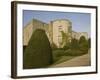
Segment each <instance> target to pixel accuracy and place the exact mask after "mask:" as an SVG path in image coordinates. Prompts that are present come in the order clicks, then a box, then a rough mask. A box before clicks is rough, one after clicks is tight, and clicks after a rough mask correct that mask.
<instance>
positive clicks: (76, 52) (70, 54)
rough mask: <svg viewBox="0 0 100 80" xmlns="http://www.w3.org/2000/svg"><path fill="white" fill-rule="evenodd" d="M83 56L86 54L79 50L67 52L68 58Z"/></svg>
mask: <svg viewBox="0 0 100 80" xmlns="http://www.w3.org/2000/svg"><path fill="white" fill-rule="evenodd" d="M83 54H85V52H83V51H81V50H78V49H77V50H76V49H73V50H71V49H69V50H66V51H65V55H66V56H81V55H83Z"/></svg>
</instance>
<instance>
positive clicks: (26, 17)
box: [23, 10, 91, 36]
mask: <svg viewBox="0 0 100 80" xmlns="http://www.w3.org/2000/svg"><path fill="white" fill-rule="evenodd" d="M32 19H37V20H40V21H42V22H45V23H50V21H53V20H56V19H68V20H70V21H71V22H72V30H73V31H76V32H87V33H88V35H89V36H90V32H91V31H90V28H91V14H90V13H79V12H78V13H76V12H56V11H34V10H23V26H25V25H26V24H28V23H29V22H30V21H31V20H32Z"/></svg>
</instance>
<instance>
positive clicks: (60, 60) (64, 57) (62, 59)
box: [53, 56, 76, 65]
mask: <svg viewBox="0 0 100 80" xmlns="http://www.w3.org/2000/svg"><path fill="white" fill-rule="evenodd" d="M74 57H76V56H61V57H60V58H59V60H58V61H56V62H55V63H54V64H53V65H55V64H59V63H62V62H64V61H67V60H70V59H72V58H74Z"/></svg>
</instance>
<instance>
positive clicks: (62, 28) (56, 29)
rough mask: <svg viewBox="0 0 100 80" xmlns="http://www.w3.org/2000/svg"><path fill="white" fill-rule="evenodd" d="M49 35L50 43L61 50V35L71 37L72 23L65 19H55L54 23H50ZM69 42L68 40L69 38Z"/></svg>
mask: <svg viewBox="0 0 100 80" xmlns="http://www.w3.org/2000/svg"><path fill="white" fill-rule="evenodd" d="M51 25H52V26H51V27H52V28H51V29H52V30H51V34H52V36H51V37H52V42H53V43H54V44H56V46H57V47H58V48H61V47H62V46H63V45H62V42H63V41H62V38H63V37H62V33H61V32H64V33H65V34H68V35H69V36H71V31H72V23H71V22H70V21H69V20H67V19H57V20H55V21H52V23H51ZM69 41H70V38H69Z"/></svg>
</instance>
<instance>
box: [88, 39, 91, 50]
mask: <svg viewBox="0 0 100 80" xmlns="http://www.w3.org/2000/svg"><path fill="white" fill-rule="evenodd" d="M88 48H91V39H90V38H89V39H88Z"/></svg>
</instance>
